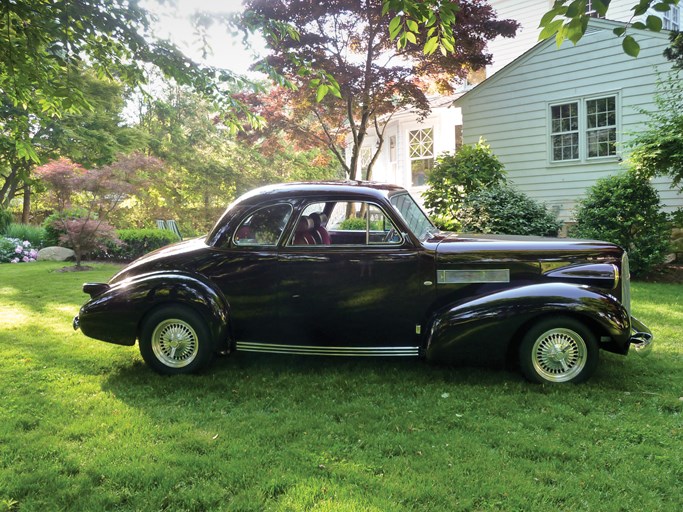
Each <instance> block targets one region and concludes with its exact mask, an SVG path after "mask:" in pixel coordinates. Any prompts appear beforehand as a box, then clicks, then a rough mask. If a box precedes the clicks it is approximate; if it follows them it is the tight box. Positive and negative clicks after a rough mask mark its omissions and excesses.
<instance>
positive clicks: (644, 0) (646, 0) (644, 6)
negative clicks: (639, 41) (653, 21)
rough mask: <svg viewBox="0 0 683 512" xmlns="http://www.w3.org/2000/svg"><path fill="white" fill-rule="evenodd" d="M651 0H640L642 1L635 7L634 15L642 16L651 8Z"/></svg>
mask: <svg viewBox="0 0 683 512" xmlns="http://www.w3.org/2000/svg"><path fill="white" fill-rule="evenodd" d="M650 3H651V1H650V0H640V3H639V4H638V5H636V6H634V7H633V15H634V16H642V15H643V14H645V13H646V12H647V10H648V9H649V8H650Z"/></svg>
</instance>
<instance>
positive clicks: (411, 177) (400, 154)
mask: <svg viewBox="0 0 683 512" xmlns="http://www.w3.org/2000/svg"><path fill="white" fill-rule="evenodd" d="M458 96H459V95H455V96H437V97H434V98H431V99H430V107H431V113H430V115H429V116H427V117H426V118H425V119H423V120H422V121H418V119H417V115H416V114H415V112H414V111H413V110H411V109H406V110H404V111H401V112H398V113H396V114H394V115H393V117H392V118H391V120H389V121H388V123H387V125H386V128H385V130H384V144H383V146H382V150H381V152H380V155H379V157H378V158H377V161H376V162H375V164H374V166H373V169H372V179H373V180H374V181H380V182H386V183H395V184H397V185H400V186H402V187H405V188H407V189H409V190H411V191H413V192H415V193H416V195H419V193H420V192H422V191H423V190H425V188H426V178H425V175H426V173H428V172H429V169H431V168H432V167H433V166H434V161H435V158H436V156H437V155H439V154H441V153H444V152H447V151H451V152H452V151H454V150H455V149H456V147H458V146H460V145H461V144H462V119H461V115H460V109H457V108H453V107H452V105H453V101H454V100H455V99H456V98H457V97H458ZM377 145H378V139H377V137H376V136H375V135H373V132H369V133H368V135H367V136H366V139H365V141H364V143H363V147H362V148H361V155H360V156H361V158H360V166H361V169H363V173H364V174H365V170H366V169H367V167H368V163H369V162H370V160H371V159H372V157H373V155H374V153H375V151H376V150H377Z"/></svg>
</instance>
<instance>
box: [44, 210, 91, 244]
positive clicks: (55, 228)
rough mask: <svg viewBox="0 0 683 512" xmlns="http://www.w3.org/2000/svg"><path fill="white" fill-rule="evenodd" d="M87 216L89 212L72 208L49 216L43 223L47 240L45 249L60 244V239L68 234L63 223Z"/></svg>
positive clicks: (45, 239) (45, 240)
mask: <svg viewBox="0 0 683 512" xmlns="http://www.w3.org/2000/svg"><path fill="white" fill-rule="evenodd" d="M86 216H87V211H86V210H84V209H83V208H71V209H69V210H64V211H63V212H55V213H53V214H52V215H49V216H48V217H47V218H46V219H45V220H44V221H43V227H44V228H45V238H44V239H43V247H51V246H53V245H59V244H60V238H61V237H62V235H65V234H66V229H65V228H64V223H63V222H62V221H65V220H68V219H80V218H82V217H86Z"/></svg>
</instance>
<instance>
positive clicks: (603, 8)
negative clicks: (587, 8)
mask: <svg viewBox="0 0 683 512" xmlns="http://www.w3.org/2000/svg"><path fill="white" fill-rule="evenodd" d="M609 4H610V0H593V4H592V5H593V9H595V11H596V12H597V13H598V14H599V15H600V16H605V15H606V14H607V8H608V7H609Z"/></svg>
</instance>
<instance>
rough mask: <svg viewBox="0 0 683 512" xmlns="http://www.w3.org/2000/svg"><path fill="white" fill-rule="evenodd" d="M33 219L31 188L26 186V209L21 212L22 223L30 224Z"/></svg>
mask: <svg viewBox="0 0 683 512" xmlns="http://www.w3.org/2000/svg"><path fill="white" fill-rule="evenodd" d="M30 217H31V186H30V185H28V184H27V185H24V208H23V209H22V211H21V223H22V224H28V223H29V219H30Z"/></svg>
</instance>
